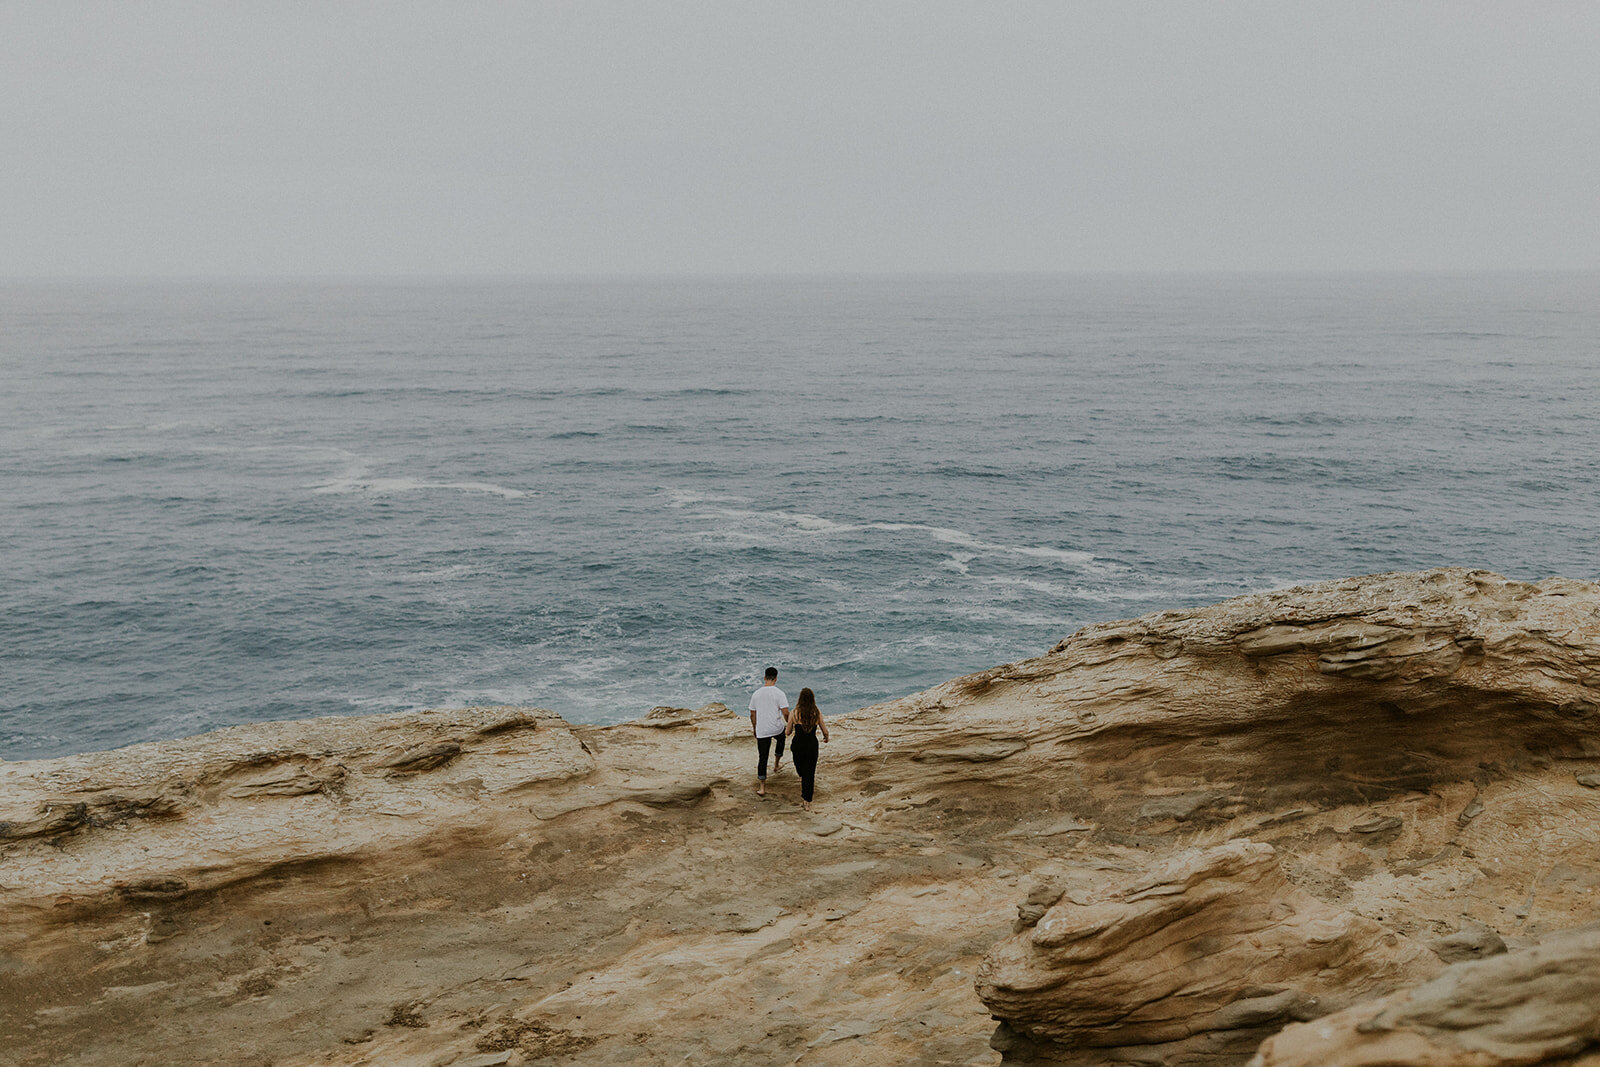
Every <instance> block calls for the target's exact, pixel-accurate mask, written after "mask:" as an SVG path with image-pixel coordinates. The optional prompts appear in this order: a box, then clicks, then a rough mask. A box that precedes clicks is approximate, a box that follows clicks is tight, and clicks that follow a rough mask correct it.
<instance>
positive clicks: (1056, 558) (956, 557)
mask: <svg viewBox="0 0 1600 1067" xmlns="http://www.w3.org/2000/svg"><path fill="white" fill-rule="evenodd" d="M707 502H710V498H707V497H701V496H694V495H692V494H687V495H686V498H685V499H684V501H683V503H681V504H680V503H674V505H673V506H675V507H683V506H687V505H688V504H691V503H707ZM701 514H702V516H703V517H706V518H713V517H716V518H725V519H732V520H735V521H736V522H737V523H739V525H738V526H737V527H736V528H734V529H733V530H729V529H727V528H723V529H719V530H714V531H703V536H708V537H719V538H724V539H735V538H736V539H738V540H742V541H749V542H759V541H761V540H762V539H763V538H764V537H765V536H766V535H764V534H763V532H762V527H763V526H766V527H768V528H770V527H772V526H774V525H776V526H779V527H784V528H787V529H788V530H789V531H790V532H792V533H800V534H809V535H816V536H824V537H836V536H841V535H845V534H854V533H865V532H882V533H915V534H925V535H927V536H928V537H929V538H931V539H932V540H934V541H937V542H939V543H940V544H947V545H953V546H955V547H957V548H965V549H970V550H971V552H970V553H968V554H962V553H952V554H951V558H952V560H953V562H954V564H955V566H954V567H953V568H952V569H955V570H959V571H960V572H961V573H963V574H964V573H966V564H967V563H969V562H971V561H972V560H973V559H974V558H976V556H978V555H982V554H985V553H991V554H992V553H999V554H1009V555H1017V556H1027V557H1031V558H1033V559H1044V560H1051V561H1053V562H1057V563H1063V564H1066V565H1068V566H1071V567H1076V568H1079V569H1083V570H1096V571H1100V572H1103V573H1116V572H1119V571H1124V570H1126V569H1127V568H1125V567H1123V566H1122V565H1120V564H1116V563H1112V562H1111V561H1109V560H1103V559H1100V558H1098V557H1097V556H1095V554H1094V553H1092V552H1084V551H1081V550H1077V549H1069V548H1053V547H1051V546H1048V545H1007V544H1000V543H998V542H994V541H985V540H984V539H982V538H980V537H977V536H975V535H973V534H970V533H967V532H966V531H965V530H957V529H952V528H951V527H948V526H930V525H928V524H926V523H920V522H863V523H845V522H837V521H835V520H833V519H829V518H825V517H824V516H821V515H812V514H809V513H807V512H803V511H753V510H749V509H744V508H715V509H708V510H706V511H703V512H701Z"/></svg>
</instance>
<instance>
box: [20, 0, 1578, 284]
mask: <svg viewBox="0 0 1600 1067" xmlns="http://www.w3.org/2000/svg"><path fill="white" fill-rule="evenodd" d="M1597 266H1600V4H1594V3H1588V2H1584V3H1577V2H1573V3H1541V2H1533V0H1518V2H1514V3H1511V2H1508V3H1502V4H1481V3H1463V2H1450V3H1444V2H1440V3H1428V4H1421V3H1416V4H1413V3H1401V2H1394V0H1387V2H1379V3H1361V2H1351V0H1337V2H1329V3H1292V2H1283V0H1273V2H1261V3H1223V2H1205V3H1177V2H1173V3H1134V2H1126V0H1116V2H1108V3H1072V2H1050V3H1013V2H1005V0H974V2H971V3H941V2H927V0H919V2H914V3H899V2H871V0H848V2H828V0H797V2H792V3H770V2H762V0H743V2H727V3H713V2H704V0H670V2H652V3H609V2H603V0H572V2H567V3H512V2H509V0H508V2H501V3H472V2H463V0H448V2H445V0H441V2H412V3H399V2H396V3H386V4H379V3H370V4H357V3H335V2H331V0H306V2H302V3H269V2H259V3H217V2H215V0H206V2H200V3H193V4H188V3H166V2H135V3H130V2H116V3H70V2H62V0H48V2H39V3H34V2H18V0H4V2H0V275H5V276H74V275H197V274H245V275H254V274H268V275H285V274H288V275H299V274H316V275H326V274H419V273H420V274H501V273H539V274H544V273H590V272H602V273H613V272H619V273H634V272H650V273H655V272H679V271H685V272H718V273H721V272H790V271H969V270H970V271H996V270H1001V271H1003V270H1203V269H1242V270H1276V269H1366V268H1377V269H1411V268H1422V269H1451V268H1466V269H1483V268H1546V267H1549V268H1565V267H1586V268H1592V267H1597Z"/></svg>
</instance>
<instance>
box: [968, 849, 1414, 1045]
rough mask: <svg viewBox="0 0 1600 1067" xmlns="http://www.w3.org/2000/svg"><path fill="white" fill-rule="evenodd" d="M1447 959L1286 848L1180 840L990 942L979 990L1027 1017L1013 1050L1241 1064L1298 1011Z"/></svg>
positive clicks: (1327, 1006) (1018, 1024) (1301, 1015)
mask: <svg viewBox="0 0 1600 1067" xmlns="http://www.w3.org/2000/svg"><path fill="white" fill-rule="evenodd" d="M1438 968H1439V963H1438V960H1437V959H1436V958H1434V957H1433V956H1432V955H1431V954H1429V953H1426V952H1425V951H1424V950H1422V949H1421V948H1419V947H1418V946H1415V945H1412V944H1410V943H1409V942H1407V941H1405V940H1404V939H1403V938H1401V937H1400V936H1399V935H1398V934H1395V933H1394V932H1393V931H1390V930H1388V929H1386V928H1385V927H1384V926H1383V925H1382V924H1381V923H1377V922H1374V921H1372V920H1371V919H1365V918H1362V917H1361V916H1359V915H1355V914H1352V913H1351V912H1349V911H1346V910H1344V909H1342V908H1338V907H1334V906H1332V905H1329V904H1327V903H1324V902H1323V901H1320V900H1318V899H1317V898H1316V897H1313V896H1311V895H1310V894H1309V893H1306V892H1304V891H1303V890H1299V889H1296V888H1295V887H1294V886H1293V885H1291V884H1290V883H1289V882H1288V880H1287V879H1285V878H1284V876H1283V873H1282V871H1281V870H1280V869H1279V858H1278V854H1277V852H1276V850H1274V849H1273V848H1272V846H1270V845H1265V844H1259V843H1256V842H1251V841H1242V840H1241V841H1232V842H1229V843H1228V844H1225V845H1218V846H1215V847H1212V848H1209V849H1190V850H1185V851H1183V852H1179V853H1178V854H1177V855H1175V856H1173V857H1171V858H1170V859H1168V860H1166V861H1165V862H1163V863H1161V864H1159V865H1157V866H1156V867H1155V868H1154V869H1153V870H1151V871H1149V872H1147V873H1146V874H1143V875H1141V876H1140V877H1138V878H1135V879H1133V880H1131V881H1129V882H1126V883H1124V884H1122V885H1119V886H1117V887H1115V888H1114V889H1112V890H1110V891H1108V892H1100V893H1093V892H1090V893H1080V892H1074V891H1072V890H1070V889H1069V890H1067V891H1066V892H1064V893H1063V895H1062V897H1061V898H1060V900H1059V901H1058V902H1057V903H1056V904H1055V905H1054V906H1053V907H1051V908H1050V910H1049V911H1047V912H1046V913H1045V914H1044V915H1043V917H1042V918H1040V920H1039V921H1038V923H1037V924H1036V925H1034V926H1033V927H1032V928H1031V929H1029V930H1026V931H1025V932H1022V933H1019V934H1018V935H1017V936H1015V937H1012V938H1011V939H1009V940H1008V941H1006V942H1004V943H1003V944H1001V945H1000V946H998V947H997V948H995V949H994V950H993V951H992V952H990V954H989V956H988V958H987V959H986V960H985V961H984V964H983V967H982V969H981V970H980V971H979V974H978V981H977V989H978V996H979V997H980V998H981V999H982V1000H983V1002H984V1004H986V1005H987V1006H988V1007H989V1009H990V1010H991V1011H993V1012H994V1013H995V1014H996V1015H998V1016H1000V1017H1001V1018H1003V1019H1007V1020H1014V1021H1013V1022H1012V1023H1011V1025H1010V1026H1009V1028H1008V1033H1006V1034H1005V1035H1004V1036H1003V1038H1002V1040H1001V1042H1000V1043H1001V1044H1002V1045H1003V1046H1005V1047H1006V1048H1007V1050H1015V1051H1019V1052H1020V1051H1021V1050H1022V1048H1023V1046H1024V1044H1027V1043H1033V1042H1039V1041H1043V1042H1047V1043H1050V1044H1056V1045H1060V1046H1062V1047H1063V1048H1064V1049H1073V1050H1081V1055H1080V1056H1075V1057H1062V1058H1063V1059H1073V1060H1077V1061H1078V1062H1082V1063H1086V1064H1087V1063H1097V1062H1103V1058H1104V1053H1105V1050H1106V1049H1107V1048H1112V1049H1116V1048H1121V1047H1124V1046H1140V1047H1142V1048H1143V1049H1144V1050H1145V1052H1146V1054H1147V1058H1148V1057H1152V1056H1156V1055H1159V1056H1160V1057H1161V1058H1162V1059H1163V1060H1169V1061H1170V1060H1178V1059H1183V1060H1187V1061H1190V1062H1196V1061H1199V1060H1201V1059H1205V1058H1216V1059H1226V1058H1229V1057H1231V1058H1232V1059H1233V1060H1234V1061H1235V1062H1236V1061H1237V1060H1238V1058H1240V1057H1241V1056H1245V1055H1248V1054H1249V1053H1250V1052H1251V1051H1252V1050H1253V1049H1254V1048H1255V1047H1256V1045H1258V1044H1259V1043H1260V1041H1261V1039H1262V1038H1263V1037H1266V1036H1267V1035H1268V1034H1271V1033H1273V1032H1274V1031H1276V1030H1277V1029H1279V1028H1281V1027H1282V1026H1283V1025H1284V1024H1285V1023H1288V1022H1290V1021H1292V1020H1295V1019H1309V1018H1315V1017H1316V1016H1318V1015H1322V1014H1325V1013H1326V1012H1328V1011H1331V1010H1333V1008H1334V1007H1336V1006H1341V1005H1343V1004H1347V1003H1349V1002H1351V1001H1352V1000H1356V999H1359V998H1361V997H1362V996H1365V995H1367V994H1369V993H1370V992H1372V991H1373V990H1374V989H1388V988H1393V987H1394V985H1395V984H1397V983H1398V982H1401V981H1404V980H1405V979H1407V978H1418V977H1424V976H1427V975H1431V974H1432V973H1433V972H1435V971H1437V970H1438ZM1033 1052H1034V1054H1035V1055H1037V1054H1038V1050H1037V1049H1035V1050H1033Z"/></svg>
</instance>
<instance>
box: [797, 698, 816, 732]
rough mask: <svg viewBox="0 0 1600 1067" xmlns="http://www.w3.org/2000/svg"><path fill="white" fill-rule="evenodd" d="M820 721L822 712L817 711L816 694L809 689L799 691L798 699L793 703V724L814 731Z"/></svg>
mask: <svg viewBox="0 0 1600 1067" xmlns="http://www.w3.org/2000/svg"><path fill="white" fill-rule="evenodd" d="M821 720H822V712H821V711H819V710H817V694H815V693H813V692H812V691H811V690H810V689H809V688H806V689H802V690H800V698H799V699H798V700H796V701H795V702H794V724H795V725H796V726H804V727H805V728H806V729H807V730H815V729H816V728H817V723H818V722H820V721H821Z"/></svg>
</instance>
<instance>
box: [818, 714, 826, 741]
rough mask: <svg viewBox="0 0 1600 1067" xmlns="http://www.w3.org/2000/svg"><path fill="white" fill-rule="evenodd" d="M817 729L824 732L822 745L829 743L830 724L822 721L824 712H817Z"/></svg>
mask: <svg viewBox="0 0 1600 1067" xmlns="http://www.w3.org/2000/svg"><path fill="white" fill-rule="evenodd" d="M817 729H819V730H821V731H822V743H823V744H827V743H828V724H827V723H825V722H823V721H822V712H820V711H819V712H817Z"/></svg>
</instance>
